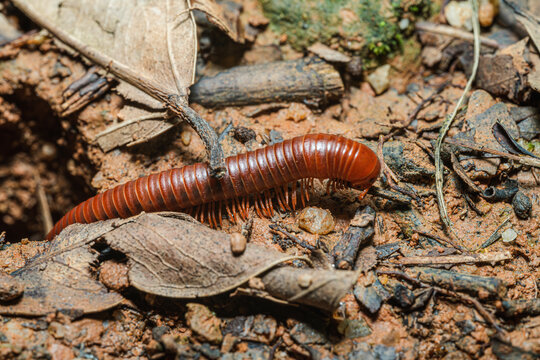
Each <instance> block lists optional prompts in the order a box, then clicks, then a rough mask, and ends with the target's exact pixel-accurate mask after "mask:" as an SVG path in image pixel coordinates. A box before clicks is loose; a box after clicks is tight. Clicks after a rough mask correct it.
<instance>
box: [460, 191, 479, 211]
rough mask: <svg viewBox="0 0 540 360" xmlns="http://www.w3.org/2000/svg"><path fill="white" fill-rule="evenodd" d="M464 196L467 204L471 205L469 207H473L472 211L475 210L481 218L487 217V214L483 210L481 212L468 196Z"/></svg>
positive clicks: (464, 194)
mask: <svg viewBox="0 0 540 360" xmlns="http://www.w3.org/2000/svg"><path fill="white" fill-rule="evenodd" d="M462 195H463V198H464V199H465V201H466V202H467V204H469V206H470V207H471V209H473V210H474V212H475V213H477V214H478V215H480V216H484V215H485V213H484V212H483V211H482V210H480V209H479V208H478V206H476V204H475V203H474V202H473V201H472V199H471V197H470V196H469V195H468V194H466V193H463V194H462Z"/></svg>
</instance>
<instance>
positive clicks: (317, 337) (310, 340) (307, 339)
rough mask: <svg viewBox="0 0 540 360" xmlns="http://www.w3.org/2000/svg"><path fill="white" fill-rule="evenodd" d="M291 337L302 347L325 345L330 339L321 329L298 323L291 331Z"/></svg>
mask: <svg viewBox="0 0 540 360" xmlns="http://www.w3.org/2000/svg"><path fill="white" fill-rule="evenodd" d="M291 337H292V338H293V339H294V340H295V341H296V342H297V343H299V344H301V345H309V344H325V343H326V342H327V341H328V339H327V338H326V335H325V334H324V333H323V331H321V330H320V329H317V328H315V327H313V326H311V325H308V324H306V323H298V324H296V325H295V326H294V327H293V328H292V330H291Z"/></svg>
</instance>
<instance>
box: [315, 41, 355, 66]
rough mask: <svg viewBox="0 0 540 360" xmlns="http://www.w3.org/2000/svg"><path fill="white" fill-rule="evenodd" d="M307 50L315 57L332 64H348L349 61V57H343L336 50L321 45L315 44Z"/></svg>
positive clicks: (343, 55)
mask: <svg viewBox="0 0 540 360" xmlns="http://www.w3.org/2000/svg"><path fill="white" fill-rule="evenodd" d="M308 50H309V51H311V52H312V53H313V54H315V55H317V56H318V57H320V58H321V59H324V60H326V61H328V62H333V63H348V62H349V61H351V57H350V56H348V55H345V54H343V53H341V52H339V51H337V50H334V49H332V48H330V47H328V46H326V45H324V44H322V43H315V44H313V45H311V46H310V47H308Z"/></svg>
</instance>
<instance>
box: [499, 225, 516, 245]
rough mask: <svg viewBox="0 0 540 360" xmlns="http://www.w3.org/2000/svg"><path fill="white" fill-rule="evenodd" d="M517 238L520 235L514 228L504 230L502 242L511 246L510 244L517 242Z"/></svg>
mask: <svg viewBox="0 0 540 360" xmlns="http://www.w3.org/2000/svg"><path fill="white" fill-rule="evenodd" d="M517 236H518V234H517V232H516V230H514V229H512V228H509V229H506V230H504V231H503V233H502V234H501V237H502V241H503V243H505V244H509V243H512V242H514V240H516V238H517Z"/></svg>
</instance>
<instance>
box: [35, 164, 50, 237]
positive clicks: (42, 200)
mask: <svg viewBox="0 0 540 360" xmlns="http://www.w3.org/2000/svg"><path fill="white" fill-rule="evenodd" d="M34 180H35V182H36V192H37V194H36V195H37V200H38V204H39V213H40V215H41V219H42V220H43V230H44V234H48V233H49V231H51V229H52V228H53V226H54V223H53V219H52V215H51V208H50V207H49V202H48V201H47V195H46V194H45V190H44V189H43V186H42V185H41V180H40V178H39V175H38V174H37V173H34Z"/></svg>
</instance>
